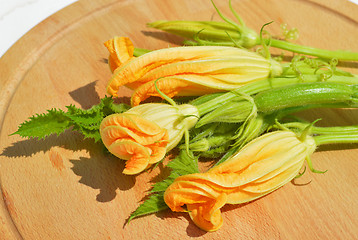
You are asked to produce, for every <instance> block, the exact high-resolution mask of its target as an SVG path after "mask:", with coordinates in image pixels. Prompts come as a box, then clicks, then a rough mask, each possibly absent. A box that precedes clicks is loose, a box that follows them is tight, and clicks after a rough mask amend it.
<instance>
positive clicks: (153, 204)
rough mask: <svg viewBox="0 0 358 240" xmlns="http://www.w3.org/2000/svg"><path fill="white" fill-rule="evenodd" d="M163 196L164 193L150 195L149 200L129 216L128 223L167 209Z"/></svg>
mask: <svg viewBox="0 0 358 240" xmlns="http://www.w3.org/2000/svg"><path fill="white" fill-rule="evenodd" d="M163 195H164V192H161V193H160V194H152V195H150V196H149V198H148V199H147V200H146V201H145V202H144V203H143V204H141V205H140V206H139V207H138V208H137V209H136V210H135V211H134V212H133V213H132V214H131V216H130V217H129V218H128V223H129V222H130V221H131V220H132V219H133V218H136V217H139V216H143V215H148V214H152V213H156V212H159V211H162V210H166V209H168V206H167V205H166V204H165V202H164V197H163Z"/></svg>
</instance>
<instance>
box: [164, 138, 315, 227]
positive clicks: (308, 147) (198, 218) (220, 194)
mask: <svg viewBox="0 0 358 240" xmlns="http://www.w3.org/2000/svg"><path fill="white" fill-rule="evenodd" d="M315 148H316V144H315V141H314V139H313V138H312V137H311V136H306V137H305V139H304V140H300V138H298V137H297V136H296V134H295V133H293V132H290V131H276V132H272V133H267V134H264V135H262V136H261V137H259V138H256V139H255V140H253V141H251V142H250V143H248V144H247V145H246V146H245V147H244V148H242V150H240V151H239V152H237V153H236V154H234V155H233V156H232V157H230V159H228V160H226V161H225V162H223V163H221V164H219V165H217V166H216V167H213V168H212V169H210V170H208V171H207V172H205V173H195V174H189V175H184V176H180V177H178V178H177V179H175V181H174V182H173V183H172V184H171V185H170V186H169V187H168V188H167V190H166V191H165V194H164V200H165V202H166V204H167V205H168V206H169V207H170V208H171V210H173V211H180V212H183V211H188V212H189V214H190V217H191V218H192V220H193V222H194V223H195V224H196V225H197V226H198V227H200V228H201V229H203V230H205V231H216V230H217V229H219V228H220V227H221V226H222V224H223V219H222V217H221V211H220V208H221V207H223V206H224V205H225V204H240V203H245V202H249V201H252V200H254V199H257V198H259V197H262V196H264V195H266V194H268V193H270V192H272V191H274V190H276V189H278V188H279V187H281V186H283V185H284V184H286V183H287V182H289V181H291V180H292V179H293V178H294V177H295V176H297V175H298V173H299V171H300V169H301V168H302V166H303V163H304V160H305V159H306V158H307V157H309V156H310V155H311V154H312V153H313V152H314V150H315ZM184 205H186V208H187V210H185V209H184V208H183V206H184Z"/></svg>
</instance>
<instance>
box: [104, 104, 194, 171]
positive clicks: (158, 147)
mask: <svg viewBox="0 0 358 240" xmlns="http://www.w3.org/2000/svg"><path fill="white" fill-rule="evenodd" d="M198 118H199V113H198V110H197V108H196V107H194V106H192V105H189V104H183V105H177V106H172V105H169V104H164V103H147V104H141V105H139V106H136V107H133V108H131V109H129V110H128V111H126V112H125V113H119V114H112V115H109V116H107V117H106V118H104V119H103V120H102V123H101V125H100V134H101V139H102V142H103V143H104V145H105V146H106V148H107V149H108V151H109V152H111V153H112V154H113V155H115V156H117V157H118V158H121V159H123V160H127V162H126V167H125V169H124V170H123V173H124V174H130V175H133V174H138V173H140V172H142V171H143V170H145V169H146V168H148V167H149V166H150V165H151V164H154V163H157V162H158V161H160V160H162V159H163V158H164V156H165V154H166V153H167V152H169V151H170V150H171V149H173V148H174V147H175V146H176V145H177V144H178V143H179V141H180V140H181V139H182V137H183V134H184V131H185V130H187V129H190V128H192V127H193V126H194V125H195V123H196V122H197V120H198Z"/></svg>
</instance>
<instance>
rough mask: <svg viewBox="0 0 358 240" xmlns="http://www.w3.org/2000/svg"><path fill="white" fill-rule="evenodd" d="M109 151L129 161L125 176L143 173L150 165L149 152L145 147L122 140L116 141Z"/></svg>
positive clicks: (124, 171)
mask: <svg viewBox="0 0 358 240" xmlns="http://www.w3.org/2000/svg"><path fill="white" fill-rule="evenodd" d="M108 150H109V151H110V152H111V153H112V154H113V155H115V156H117V157H119V158H121V159H124V160H127V162H126V166H125V169H124V170H123V173H124V174H130V175H132V174H137V173H140V172H142V171H143V170H144V169H146V167H147V166H148V164H149V155H150V154H149V151H148V149H147V148H145V147H144V146H142V145H140V144H138V143H136V142H133V141H126V140H122V139H118V140H116V141H115V142H114V143H113V144H111V145H110V146H109V148H108Z"/></svg>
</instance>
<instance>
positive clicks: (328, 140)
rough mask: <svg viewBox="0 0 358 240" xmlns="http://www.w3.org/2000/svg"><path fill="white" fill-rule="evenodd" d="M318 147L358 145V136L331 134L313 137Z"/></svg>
mask: <svg viewBox="0 0 358 240" xmlns="http://www.w3.org/2000/svg"><path fill="white" fill-rule="evenodd" d="M313 138H314V140H315V142H316V144H317V146H319V145H323V144H338V143H358V134H357V133H355V134H336V135H335V134H329V135H319V136H314V137H313Z"/></svg>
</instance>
